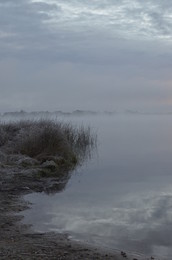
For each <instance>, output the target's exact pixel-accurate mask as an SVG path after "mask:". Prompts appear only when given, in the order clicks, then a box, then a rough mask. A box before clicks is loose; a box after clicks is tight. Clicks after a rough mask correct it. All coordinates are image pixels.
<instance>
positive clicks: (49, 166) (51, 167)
mask: <svg viewBox="0 0 172 260" xmlns="http://www.w3.org/2000/svg"><path fill="white" fill-rule="evenodd" d="M41 166H42V167H43V168H46V169H49V170H52V171H54V170H56V169H57V164H56V163H55V162H54V161H46V162H44V163H43V164H42V165H41Z"/></svg>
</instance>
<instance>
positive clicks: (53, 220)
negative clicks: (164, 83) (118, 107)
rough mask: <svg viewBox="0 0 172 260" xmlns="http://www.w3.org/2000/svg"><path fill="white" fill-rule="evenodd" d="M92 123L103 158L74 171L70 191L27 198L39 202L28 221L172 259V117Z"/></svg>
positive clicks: (28, 213)
mask: <svg viewBox="0 0 172 260" xmlns="http://www.w3.org/2000/svg"><path fill="white" fill-rule="evenodd" d="M89 123H90V122H89ZM92 125H93V126H94V127H96V128H98V140H99V143H100V145H99V148H98V149H99V158H98V160H96V159H95V158H93V159H91V160H90V162H89V163H87V164H85V165H84V166H83V167H81V168H80V169H79V170H78V172H77V173H76V174H75V173H74V174H73V175H72V176H71V179H70V180H69V182H68V184H67V187H66V189H65V191H64V192H62V193H59V194H54V195H51V196H47V195H45V194H31V195H28V196H26V199H27V200H30V201H31V202H33V203H34V204H33V207H32V209H31V210H28V211H26V212H25V222H26V223H33V228H34V229H35V230H37V231H50V230H51V231H52V230H56V231H58V232H68V233H69V234H71V235H72V236H73V238H75V239H80V240H84V241H88V242H91V243H95V244H101V245H103V246H107V247H110V248H112V249H116V248H117V249H122V250H129V251H137V252H141V253H143V254H148V255H152V254H155V255H157V256H159V257H162V256H163V257H166V258H167V259H171V257H170V256H171V254H172V187H171V183H172V176H171V169H172V162H171V158H172V138H171V133H172V123H171V118H170V117H155V116H151V117H150V116H148V117H138V116H136V117H135V116H133V117H120V118H119V117H109V118H108V117H107V118H96V120H95V119H94V122H92ZM167 125H168V127H167ZM161 259H162V258H161ZM163 259H164V258H163Z"/></svg>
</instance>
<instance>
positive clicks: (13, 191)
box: [0, 167, 157, 260]
mask: <svg viewBox="0 0 172 260" xmlns="http://www.w3.org/2000/svg"><path fill="white" fill-rule="evenodd" d="M0 173H1V174H0V186H1V190H0V209H1V211H0V223H1V224H0V225H1V229H0V259H16V260H17V259H23V260H24V259H26V260H29V259H58V260H78V259H102V260H103V259H107V260H111V259H113V260H121V259H129V260H133V259H137V260H147V259H151V257H144V256H141V255H134V254H131V253H130V254H129V253H127V252H126V254H127V258H126V257H124V256H123V255H121V251H118V252H112V251H111V250H108V249H105V248H100V247H93V246H91V245H89V244H84V243H82V242H76V241H72V240H70V239H69V238H68V236H67V235H66V234H59V233H55V232H48V233H36V232H34V231H32V230H31V226H29V225H24V224H22V221H21V220H22V218H23V216H22V211H24V210H25V209H28V208H29V207H30V206H31V205H30V204H29V203H28V202H27V201H24V199H23V196H24V195H26V194H30V193H32V192H40V191H43V187H44V189H45V187H46V188H47V186H46V185H45V182H47V179H44V178H42V179H36V178H33V177H31V176H28V175H27V174H26V173H25V174H23V170H22V169H19V167H13V168H4V167H0ZM47 183H48V182H47ZM52 183H53V181H52V182H51V185H52V186H53V184H52ZM47 185H48V184H47ZM16 213H17V214H16ZM156 259H157V258H156Z"/></svg>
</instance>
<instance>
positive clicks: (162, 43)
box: [0, 0, 172, 112]
mask: <svg viewBox="0 0 172 260" xmlns="http://www.w3.org/2000/svg"><path fill="white" fill-rule="evenodd" d="M171 83H172V3H171V1H170V0H163V1H160V0H150V1H148V0H145V1H137V0H130V1H129V0H82V1H81V0H0V90H1V91H0V112H4V111H14V110H20V109H23V110H26V111H33V110H49V111H54V110H63V111H71V110H75V109H84V110H101V111H102V110H123V109H136V110H141V111H148V110H150V111H157V110H158V111H172V84H171Z"/></svg>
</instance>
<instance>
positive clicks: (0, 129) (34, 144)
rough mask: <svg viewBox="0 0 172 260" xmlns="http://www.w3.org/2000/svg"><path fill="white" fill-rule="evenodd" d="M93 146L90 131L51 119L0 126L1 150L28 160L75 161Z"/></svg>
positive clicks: (94, 139) (93, 142) (94, 141)
mask: <svg viewBox="0 0 172 260" xmlns="http://www.w3.org/2000/svg"><path fill="white" fill-rule="evenodd" d="M95 143H96V137H95V136H94V137H93V136H92V135H91V131H90V128H84V127H80V128H76V127H74V126H72V125H71V124H66V123H58V122H55V121H51V120H40V121H20V122H11V123H4V124H0V148H2V149H3V150H8V153H13V154H23V155H27V156H29V157H31V158H39V156H40V155H46V156H50V155H51V156H61V157H63V158H64V159H66V160H70V159H71V160H73V161H78V160H79V159H81V157H83V155H84V154H86V152H87V151H89V150H90V148H91V147H93V146H94V145H95Z"/></svg>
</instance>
